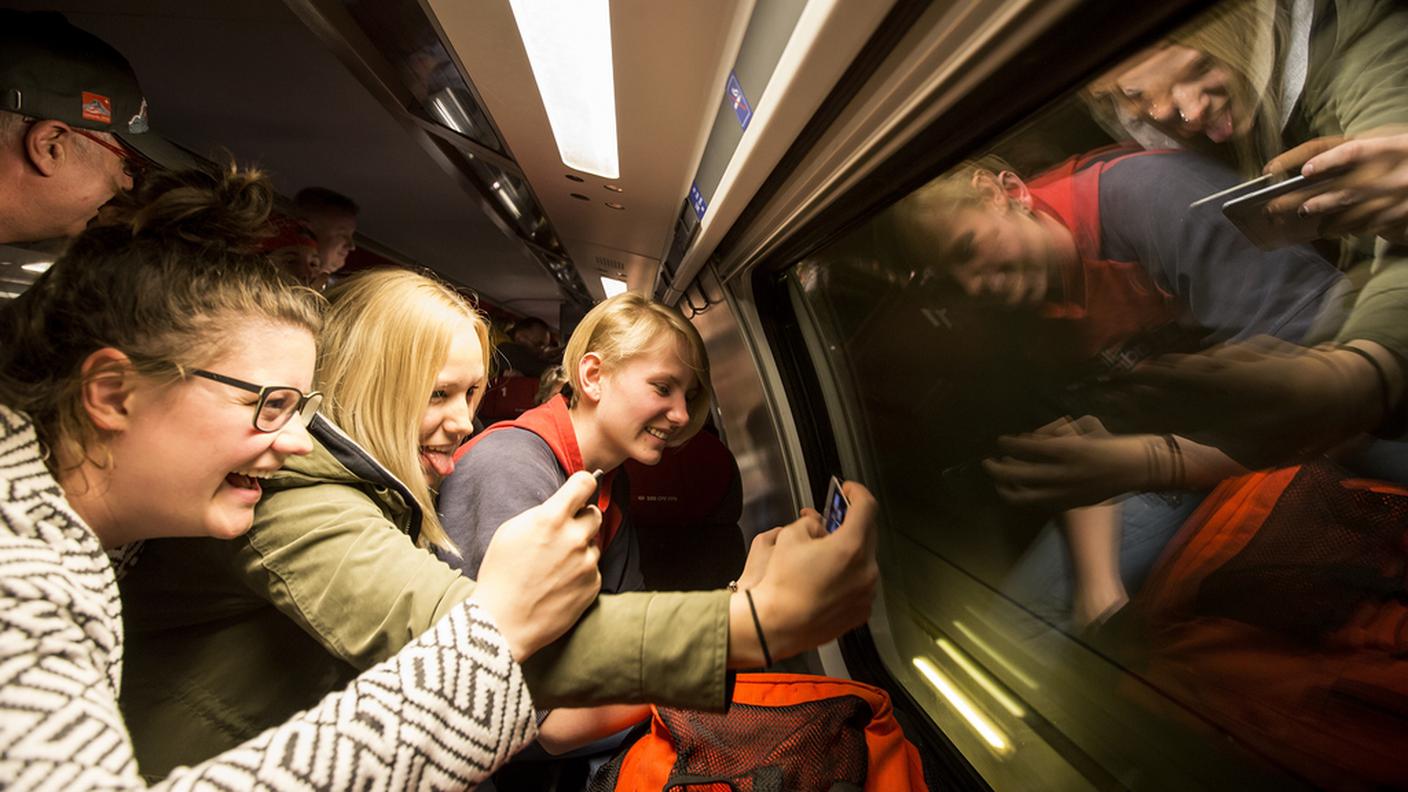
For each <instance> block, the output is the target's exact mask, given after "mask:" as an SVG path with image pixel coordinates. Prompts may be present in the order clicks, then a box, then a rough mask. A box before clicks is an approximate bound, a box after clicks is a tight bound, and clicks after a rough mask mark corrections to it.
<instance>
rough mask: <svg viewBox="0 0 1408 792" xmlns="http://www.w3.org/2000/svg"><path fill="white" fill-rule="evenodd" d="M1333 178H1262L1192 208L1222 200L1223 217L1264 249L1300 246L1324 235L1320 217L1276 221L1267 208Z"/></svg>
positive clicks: (1293, 216)
mask: <svg viewBox="0 0 1408 792" xmlns="http://www.w3.org/2000/svg"><path fill="white" fill-rule="evenodd" d="M1330 175H1333V174H1323V173H1317V174H1316V175H1315V176H1313V177H1309V178H1307V177H1305V176H1300V175H1297V176H1291V177H1290V178H1283V177H1280V176H1275V175H1273V176H1262V177H1261V178H1259V179H1252V180H1251V181H1248V182H1244V183H1242V184H1239V185H1237V186H1235V187H1231V188H1229V189H1226V190H1223V191H1221V192H1217V193H1213V194H1212V195H1209V196H1208V197H1206V198H1203V199H1201V200H1198V201H1194V202H1193V203H1191V204H1189V205H1188V208H1189V209H1190V210H1191V209H1195V208H1197V207H1199V206H1202V205H1203V204H1207V203H1216V202H1218V201H1221V202H1222V214H1223V215H1224V216H1226V217H1227V219H1228V220H1230V221H1232V224H1233V225H1235V226H1236V227H1237V228H1238V230H1240V231H1241V232H1242V233H1243V234H1244V235H1246V237H1247V239H1250V240H1251V241H1252V243H1253V244H1255V245H1256V246H1257V247H1259V248H1261V249H1262V250H1276V249H1277V248H1282V247H1286V246H1288V245H1299V244H1301V243H1304V242H1309V241H1311V240H1312V239H1315V238H1316V237H1318V236H1320V218H1318V217H1300V216H1297V215H1291V216H1290V217H1283V216H1278V217H1275V218H1272V217H1271V216H1270V215H1268V214H1267V213H1266V205H1267V204H1268V203H1270V202H1271V201H1272V200H1273V199H1275V198H1280V197H1281V196H1283V195H1288V194H1290V193H1293V192H1300V191H1303V190H1308V189H1311V188H1313V187H1314V186H1315V184H1316V183H1318V182H1320V181H1323V180H1324V179H1326V178H1328V177H1329V176H1330Z"/></svg>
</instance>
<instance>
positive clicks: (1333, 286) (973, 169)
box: [888, 148, 1344, 622]
mask: <svg viewBox="0 0 1408 792" xmlns="http://www.w3.org/2000/svg"><path fill="white" fill-rule="evenodd" d="M1235 181H1236V177H1235V176H1234V175H1232V174H1230V173H1228V172H1226V171H1225V170H1223V169H1221V168H1219V167H1217V166H1216V165H1214V164H1212V163H1210V162H1209V161H1207V160H1205V159H1202V158H1200V157H1197V156H1195V155H1191V154H1187V153H1179V152H1144V151H1139V150H1130V149H1119V148H1116V149H1111V150H1105V151H1097V152H1092V153H1091V154H1089V155H1085V156H1082V157H1076V158H1073V159H1072V160H1069V161H1067V162H1066V163H1063V164H1062V165H1060V166H1057V167H1056V168H1054V169H1052V170H1050V171H1048V172H1047V173H1044V174H1041V175H1038V176H1036V177H1034V178H1032V179H1031V180H1030V181H1029V182H1028V181H1025V180H1023V179H1022V178H1020V177H1019V176H1018V175H1017V174H1015V173H1014V172H1012V171H1011V170H1010V169H1007V168H1006V167H1005V164H1004V163H1002V162H1001V161H1000V160H996V159H989V160H985V161H982V162H979V163H974V164H969V165H966V166H961V167H960V168H959V169H957V170H956V171H955V172H954V173H952V174H950V175H948V176H945V177H943V178H941V179H939V180H937V181H936V182H934V183H932V184H930V185H928V186H926V187H924V188H922V189H920V190H919V191H918V192H916V193H915V194H914V195H912V196H910V197H909V198H906V199H905V200H904V201H902V202H900V204H898V205H897V206H896V207H895V208H894V209H893V210H892V213H891V216H890V217H889V218H888V222H889V223H890V227H891V230H892V232H893V234H894V236H895V238H896V239H897V241H898V243H899V250H900V251H901V252H902V254H904V255H908V256H910V257H911V260H912V261H913V262H914V263H915V265H916V267H923V268H925V269H928V270H930V271H938V272H939V273H941V274H942V275H944V276H947V277H948V278H950V279H951V280H952V281H953V282H954V283H956V284H957V285H958V287H959V288H960V289H961V290H962V291H963V292H964V293H965V294H967V295H970V296H971V297H973V298H974V299H978V300H984V301H987V302H989V303H991V304H993V305H994V306H995V307H996V306H1000V307H1002V308H1003V309H1004V310H1007V311H1014V310H1016V311H1021V312H1026V313H1036V314H1038V315H1040V316H1041V317H1042V319H1043V322H1044V325H1038V326H1037V327H1038V328H1041V327H1043V326H1045V327H1050V328H1051V330H1050V331H1049V332H1048V331H1046V330H1041V329H1038V330H1036V331H1034V332H1039V333H1040V334H1041V336H1042V337H1041V338H1034V339H1033V343H1034V344H1044V346H1041V348H1042V349H1043V352H1044V353H1048V354H1051V355H1053V356H1056V357H1057V359H1060V360H1064V361H1066V362H1067V365H1080V364H1083V363H1086V362H1088V361H1090V360H1091V359H1093V358H1097V357H1099V356H1101V355H1102V354H1104V353H1107V352H1108V351H1110V350H1120V349H1121V347H1122V344H1124V343H1125V342H1127V341H1129V340H1130V339H1132V338H1134V337H1136V336H1139V335H1140V334H1144V333H1148V332H1150V331H1153V330H1156V329H1158V328H1160V327H1162V326H1164V325H1167V324H1169V323H1171V322H1174V321H1184V322H1186V321H1190V320H1191V322H1192V323H1193V324H1195V325H1197V326H1199V327H1201V328H1204V329H1205V331H1206V335H1205V337H1204V339H1203V343H1211V342H1215V341H1220V340H1227V339H1236V338H1244V337H1248V336H1251V335H1258V334H1274V335H1278V336H1280V337H1283V338H1286V339H1288V340H1295V341H1301V340H1304V339H1306V338H1309V337H1312V336H1313V335H1316V334H1318V335H1325V334H1328V333H1330V332H1333V330H1334V329H1335V327H1336V326H1337V323H1338V318H1339V316H1340V315H1341V302H1342V297H1343V289H1344V285H1343V284H1344V279H1343V277H1342V276H1341V275H1340V274H1339V273H1338V272H1337V271H1336V270H1335V268H1334V267H1333V266H1331V265H1330V264H1329V263H1328V262H1326V261H1325V260H1324V259H1323V258H1321V257H1319V256H1318V255H1316V254H1315V253H1314V251H1312V250H1310V249H1308V248H1304V247H1301V248H1290V249H1285V250H1282V251H1277V252H1273V253H1267V252H1264V251H1260V250H1258V249H1256V248H1255V247H1253V246H1252V245H1251V243H1250V242H1248V241H1247V240H1246V239H1245V237H1243V236H1242V235H1241V233H1240V232H1238V231H1237V229H1235V228H1234V227H1232V226H1231V225H1230V224H1229V223H1228V222H1227V221H1226V219H1225V218H1223V217H1222V216H1221V215H1220V214H1219V213H1217V212H1216V211H1215V210H1213V211H1202V212H1198V211H1194V212H1190V211H1189V209H1188V205H1189V203H1191V202H1192V201H1193V200H1196V199H1197V198H1199V197H1202V196H1203V195H1205V194H1207V193H1208V192H1215V191H1216V190H1217V189H1220V188H1221V186H1226V185H1228V184H1230V183H1233V182H1235ZM1154 185H1157V188H1152V187H1153V186H1154ZM1053 339H1055V344H1054V345H1053ZM1152 351H1155V352H1156V351H1158V350H1152ZM1145 354H1148V352H1147V351H1146V352H1145ZM1092 408H1093V405H1086V406H1085V408H1084V409H1092ZM1069 409H1081V408H1080V407H1079V406H1078V405H1071V406H1070V407H1069ZM1043 433H1044V434H1045V435H1050V436H1049V437H1045V438H1043V440H1044V442H1038V448H1039V449H1041V453H1037V452H1035V451H1032V449H1030V448H1028V447H1027V445H1028V444H1030V443H1031V442H1034V441H1033V440H1029V439H1024V438H1012V439H1004V440H1002V441H1001V442H1000V444H999V451H1000V453H1002V454H1004V455H1005V456H1006V455H1011V456H1015V457H1018V458H998V459H993V460H989V461H988V462H987V463H985V467H986V468H987V470H988V472H989V474H990V475H992V476H993V477H994V478H995V480H996V481H997V483H998V489H999V492H1000V493H1001V494H1002V495H1004V497H1006V498H1007V499H1009V500H1011V501H1012V502H1014V503H1022V504H1032V505H1035V504H1042V505H1047V506H1058V507H1070V506H1087V505H1093V504H1097V503H1100V502H1101V501H1103V500H1105V499H1106V498H1110V497H1113V496H1116V495H1119V494H1122V493H1126V492H1131V491H1135V492H1147V491H1158V490H1197V489H1202V488H1205V487H1207V486H1211V485H1212V484H1214V483H1216V482H1217V481H1218V480H1220V479H1221V478H1223V477H1224V476H1226V475H1228V474H1229V473H1231V472H1234V471H1236V470H1238V467H1237V466H1236V465H1235V463H1231V462H1230V460H1228V459H1227V458H1226V457H1225V456H1224V455H1222V454H1221V453H1220V452H1217V451H1216V450H1214V449H1211V448H1207V447H1204V446H1200V445H1198V444H1195V443H1192V442H1190V441H1187V440H1183V439H1179V440H1174V439H1172V438H1168V439H1165V438H1163V437H1158V436H1152V435H1135V436H1120V435H1111V434H1109V433H1108V432H1105V431H1104V430H1103V427H1101V426H1099V425H1098V424H1096V425H1088V422H1082V423H1079V424H1074V425H1072V424H1067V423H1059V422H1058V423H1057V424H1053V425H1052V426H1050V427H1046V429H1045V430H1043ZM1014 444H1015V445H1014ZM1195 504H1196V498H1192V497H1188V498H1184V499H1183V500H1181V501H1179V502H1177V503H1175V504H1170V503H1169V502H1168V501H1166V500H1164V499H1161V498H1158V497H1157V496H1152V495H1150V496H1145V497H1141V498H1139V499H1136V500H1134V501H1129V502H1126V503H1125V504H1124V506H1123V514H1122V515H1121V514H1120V513H1119V512H1117V511H1115V510H1113V509H1109V510H1102V511H1098V512H1089V511H1083V512H1079V513H1075V514H1070V515H1067V517H1066V518H1065V522H1066V524H1067V534H1068V536H1069V537H1070V540H1071V541H1070V543H1069V546H1070V548H1071V549H1072V550H1074V551H1075V553H1076V557H1075V558H1073V559H1072V561H1071V563H1070V566H1072V567H1073V568H1074V569H1075V570H1077V571H1080V570H1086V571H1087V574H1082V575H1078V576H1077V577H1076V579H1075V582H1076V586H1075V589H1076V590H1075V591H1074V594H1073V595H1072V593H1071V592H1070V582H1071V581H1070V577H1069V573H1066V572H1062V571H1061V569H1060V566H1061V563H1060V558H1061V557H1064V556H1065V555H1066V553H1067V549H1066V547H1065V546H1063V545H1062V543H1061V542H1059V541H1055V537H1054V534H1050V533H1049V534H1048V535H1047V536H1046V537H1044V538H1043V539H1042V540H1040V541H1039V543H1038V545H1037V546H1035V547H1034V548H1033V550H1032V552H1030V553H1029V554H1028V558H1029V559H1030V560H1029V561H1024V562H1023V565H1024V567H1027V569H1026V570H1025V571H1024V570H1023V569H1019V570H1018V573H1017V574H1016V575H1015V576H1014V580H1016V581H1017V585H1018V587H1019V588H1022V589H1023V594H1022V596H1024V597H1025V598H1028V599H1031V600H1034V601H1035V604H1036V606H1037V607H1038V609H1040V610H1043V611H1044V612H1046V614H1047V615H1048V616H1050V617H1051V618H1052V619H1053V620H1056V621H1064V620H1065V618H1066V614H1067V613H1068V612H1069V610H1070V608H1071V607H1072V602H1071V601H1072V599H1073V600H1074V606H1075V608H1076V619H1077V621H1078V622H1082V621H1087V620H1089V619H1093V618H1096V617H1098V616H1100V615H1101V614H1102V613H1104V612H1108V611H1109V610H1110V608H1112V607H1115V606H1117V605H1118V604H1119V603H1120V602H1122V601H1123V599H1124V592H1123V588H1122V586H1121V583H1120V580H1121V578H1122V579H1123V585H1124V586H1137V585H1138V584H1139V582H1140V581H1141V580H1142V579H1143V576H1144V575H1145V574H1147V572H1148V569H1149V567H1150V566H1151V565H1152V563H1153V561H1154V558H1155V557H1156V556H1157V554H1158V551H1159V549H1160V548H1161V547H1162V544H1163V542H1164V541H1165V540H1166V539H1167V537H1168V536H1169V535H1171V534H1172V532H1173V531H1174V530H1176V529H1177V526H1178V524H1179V523H1180V522H1181V520H1182V517H1183V516H1185V515H1186V514H1187V512H1188V511H1190V510H1191V507H1192V506H1193V505H1195ZM1074 523H1080V524H1081V525H1082V526H1083V527H1081V528H1080V529H1079V530H1074ZM1120 524H1123V529H1122V530H1119V529H1117V528H1116V527H1115V526H1117V525H1120ZM1120 533H1124V539H1125V541H1124V542H1122V543H1120V542H1118V541H1117V539H1118V537H1119V535H1120ZM1092 537H1094V538H1092ZM1099 537H1104V538H1099ZM1115 546H1118V547H1119V548H1120V551H1121V553H1122V558H1121V559H1120V562H1119V565H1118V571H1119V573H1120V574H1118V575H1115V574H1114V571H1115V566H1114V554H1113V553H1111V552H1110V550H1109V548H1112V547H1115ZM1034 580H1041V581H1044V582H1041V583H1033V582H1032V581H1034Z"/></svg>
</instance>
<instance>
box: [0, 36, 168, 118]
mask: <svg viewBox="0 0 1408 792" xmlns="http://www.w3.org/2000/svg"><path fill="white" fill-rule="evenodd" d="M0 110H5V111H9V112H11V113H18V114H20V115H25V116H30V117H32V118H39V119H50V120H54V121H63V122H64V123H66V124H68V125H70V126H75V127H80V128H82V129H92V130H96V131H99V132H111V133H113V134H115V135H119V136H121V137H122V138H124V139H125V140H128V141H130V140H131V139H132V138H133V137H134V136H145V135H147V134H148V133H149V132H150V125H149V124H148V122H147V100H146V98H145V97H144V96H143V94H142V87H141V86H140V85H139V84H138V83H137V74H136V73H135V72H134V71H132V66H131V64H129V63H128V62H127V59H126V58H124V57H122V53H120V52H118V51H117V50H116V49H114V48H113V47H112V46H110V45H109V44H108V43H107V42H105V41H103V40H102V39H100V38H98V37H97V36H94V35H93V34H92V33H88V32H87V31H84V30H80V29H79V28H77V27H74V26H73V25H72V24H71V23H70V22H69V21H68V20H67V19H65V18H64V16H63V15H62V14H59V13H55V12H52V11H41V12H26V11H13V10H4V9H0ZM151 137H156V136H155V135H152V136H151Z"/></svg>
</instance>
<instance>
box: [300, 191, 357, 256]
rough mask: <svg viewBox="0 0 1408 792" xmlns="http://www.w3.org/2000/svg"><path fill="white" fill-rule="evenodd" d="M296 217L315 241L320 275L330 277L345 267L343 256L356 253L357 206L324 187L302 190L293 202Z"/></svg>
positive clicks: (345, 197) (349, 199) (341, 195)
mask: <svg viewBox="0 0 1408 792" xmlns="http://www.w3.org/2000/svg"><path fill="white" fill-rule="evenodd" d="M293 202H294V205H295V206H296V207H297V208H298V216H299V217H300V218H302V219H303V221H304V222H305V223H307V224H308V227H309V228H311V229H312V230H313V236H314V238H316V239H317V240H318V261H320V262H321V263H322V274H323V275H324V276H330V275H334V274H336V273H337V271H338V270H340V269H342V268H343V267H344V266H346V264H347V254H349V253H351V252H352V251H354V250H356V249H357V244H356V241H355V237H356V235H357V213H358V212H360V211H361V207H359V206H357V202H356V201H353V200H352V199H351V198H348V197H347V196H345V195H343V194H342V193H339V192H334V191H332V190H329V189H328V188H326V187H304V188H303V189H301V190H299V191H298V194H297V195H295V196H294V198H293Z"/></svg>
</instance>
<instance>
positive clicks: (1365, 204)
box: [1265, 126, 1408, 243]
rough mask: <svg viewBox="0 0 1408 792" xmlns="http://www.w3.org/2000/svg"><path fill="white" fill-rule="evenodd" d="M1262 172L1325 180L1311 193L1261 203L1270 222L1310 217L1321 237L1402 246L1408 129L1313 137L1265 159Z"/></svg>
mask: <svg viewBox="0 0 1408 792" xmlns="http://www.w3.org/2000/svg"><path fill="white" fill-rule="evenodd" d="M1265 172H1266V173H1297V172H1299V173H1300V174H1301V175H1304V176H1307V177H1312V178H1313V177H1322V176H1323V177H1325V178H1324V181H1323V182H1321V183H1319V184H1317V185H1316V186H1315V188H1314V189H1308V190H1304V191H1301V192H1296V193H1292V194H1289V195H1285V196H1282V197H1280V198H1278V199H1276V200H1274V201H1272V202H1270V203H1269V204H1267V206H1266V214H1267V216H1268V217H1270V218H1273V219H1274V220H1279V221H1281V222H1291V221H1292V220H1293V219H1295V218H1315V219H1317V220H1318V224H1319V232H1320V233H1321V234H1322V235H1325V236H1333V235H1336V234H1353V233H1367V234H1374V235H1376V236H1381V237H1383V238H1385V239H1387V240H1389V241H1390V242H1398V243H1408V127H1403V126H1397V127H1384V128H1382V129H1377V130H1374V131H1372V132H1367V133H1364V134H1363V135H1359V136H1357V137H1354V138H1351V139H1345V138H1341V137H1323V138H1317V139H1315V140H1311V141H1308V142H1306V143H1302V144H1301V145H1299V146H1296V147H1295V148H1293V149H1291V150H1289V151H1286V152H1284V153H1282V154H1281V155H1280V156H1278V157H1276V158H1275V159H1273V160H1271V162H1269V163H1267V165H1266V169H1265ZM1327 174H1333V175H1327Z"/></svg>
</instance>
